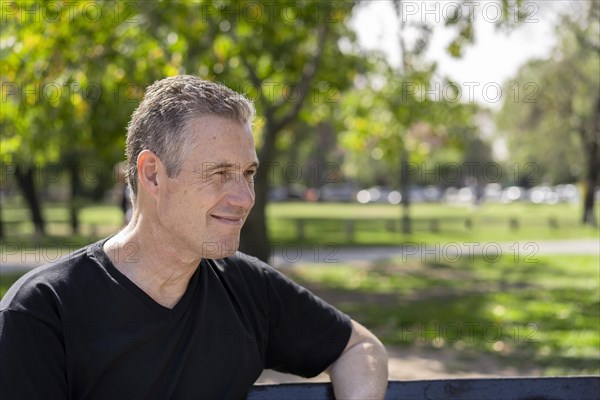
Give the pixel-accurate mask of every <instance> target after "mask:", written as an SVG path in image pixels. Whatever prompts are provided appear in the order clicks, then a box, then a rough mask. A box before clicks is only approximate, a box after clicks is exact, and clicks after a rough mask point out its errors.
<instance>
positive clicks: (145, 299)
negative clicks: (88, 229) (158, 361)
mask: <svg viewBox="0 0 600 400" xmlns="http://www.w3.org/2000/svg"><path fill="white" fill-rule="evenodd" d="M108 239H110V237H109V238H106V239H103V240H101V241H99V242H96V243H94V244H92V245H90V246H89V247H88V255H89V256H90V257H92V258H95V259H96V260H97V262H98V263H99V264H100V266H101V267H103V268H104V270H105V271H106V272H107V273H108V275H110V277H112V278H113V279H114V280H115V281H117V282H118V283H119V284H120V285H121V286H123V288H124V289H125V290H127V291H129V292H130V293H131V294H132V295H134V296H135V297H137V298H138V299H139V300H140V301H141V302H142V303H143V304H144V305H145V306H146V307H148V308H149V309H150V310H151V311H152V312H154V313H155V314H156V315H157V316H159V317H160V318H164V319H167V320H169V321H173V322H175V321H179V320H180V319H181V318H182V317H183V315H184V314H185V312H186V311H187V309H188V308H189V306H190V304H191V302H192V298H193V296H194V293H195V292H196V289H197V287H198V281H199V270H200V266H201V265H202V261H203V260H201V261H200V263H199V264H198V268H196V271H194V274H193V275H192V276H191V278H190V281H189V283H188V286H187V288H186V290H185V293H184V294H183V296H181V298H180V299H179V301H178V302H177V304H176V305H175V307H173V308H168V307H165V306H163V305H161V304H159V303H157V302H156V301H155V300H154V299H153V298H152V297H150V296H149V295H148V294H147V293H146V292H144V291H143V290H142V289H141V288H140V287H139V286H137V285H136V284H135V283H133V282H132V281H131V280H130V279H129V278H128V277H127V276H125V275H124V274H123V273H122V272H121V271H119V270H118V269H117V268H116V267H115V266H114V264H113V263H112V261H111V260H110V258H109V257H108V255H107V254H106V252H105V251H104V243H105V242H106V241H107V240H108Z"/></svg>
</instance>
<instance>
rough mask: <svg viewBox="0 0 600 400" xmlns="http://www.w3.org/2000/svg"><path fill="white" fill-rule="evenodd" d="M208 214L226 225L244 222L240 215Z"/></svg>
mask: <svg viewBox="0 0 600 400" xmlns="http://www.w3.org/2000/svg"><path fill="white" fill-rule="evenodd" d="M210 216H211V217H213V218H214V219H216V220H217V221H219V222H221V223H223V224H227V225H241V224H242V223H243V222H244V218H243V217H242V216H235V215H234V216H231V215H216V214H211V215H210Z"/></svg>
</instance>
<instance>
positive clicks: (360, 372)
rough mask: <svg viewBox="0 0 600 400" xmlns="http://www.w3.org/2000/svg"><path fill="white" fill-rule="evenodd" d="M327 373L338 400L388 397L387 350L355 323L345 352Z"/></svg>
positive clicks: (371, 399) (370, 399) (376, 399)
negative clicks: (386, 394)
mask: <svg viewBox="0 0 600 400" xmlns="http://www.w3.org/2000/svg"><path fill="white" fill-rule="evenodd" d="M326 372H327V373H328V374H329V376H330V377H331V382H332V384H333V391H334V393H335V398H336V399H338V400H352V399H356V400H383V398H384V397H385V391H386V389H387V380H388V359H387V353H386V351H385V347H383V344H381V342H380V341H379V339H377V337H375V335H373V334H372V333H371V332H369V330H368V329H367V328H365V327H364V326H362V325H361V324H359V323H358V322H356V321H354V320H352V335H351V336H350V340H348V344H347V345H346V348H345V349H344V352H343V353H342V354H341V355H340V356H339V358H338V359H337V360H336V361H335V362H334V363H333V364H332V365H331V366H330V367H329V368H328V369H327V371H326Z"/></svg>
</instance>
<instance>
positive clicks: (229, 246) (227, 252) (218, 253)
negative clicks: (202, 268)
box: [202, 239, 240, 260]
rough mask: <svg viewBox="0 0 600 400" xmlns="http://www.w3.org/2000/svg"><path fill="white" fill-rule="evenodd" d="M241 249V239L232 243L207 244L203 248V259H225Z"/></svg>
mask: <svg viewBox="0 0 600 400" xmlns="http://www.w3.org/2000/svg"><path fill="white" fill-rule="evenodd" d="M239 247H240V241H239V239H238V240H236V241H231V242H219V243H207V244H205V245H203V246H202V250H203V251H202V258H207V259H209V260H218V259H221V258H225V257H231V256H232V255H234V254H235V252H236V251H237V250H238V248H239Z"/></svg>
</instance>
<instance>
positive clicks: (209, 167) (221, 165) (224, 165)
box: [201, 161, 259, 173]
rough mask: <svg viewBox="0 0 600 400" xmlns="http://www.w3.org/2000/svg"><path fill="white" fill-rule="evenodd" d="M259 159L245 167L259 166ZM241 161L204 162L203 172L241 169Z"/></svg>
mask: <svg viewBox="0 0 600 400" xmlns="http://www.w3.org/2000/svg"><path fill="white" fill-rule="evenodd" d="M258 164H259V163H258V161H252V162H251V163H250V164H246V165H244V168H258ZM239 168H240V164H239V163H230V162H208V163H203V164H202V168H201V170H202V172H205V173H207V172H213V171H218V170H223V169H239Z"/></svg>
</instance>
